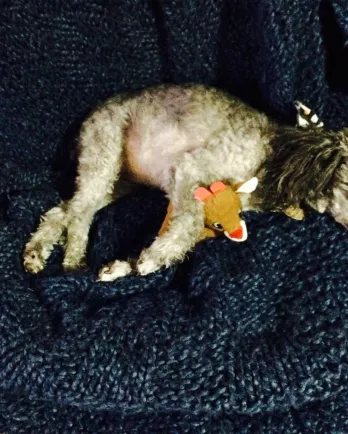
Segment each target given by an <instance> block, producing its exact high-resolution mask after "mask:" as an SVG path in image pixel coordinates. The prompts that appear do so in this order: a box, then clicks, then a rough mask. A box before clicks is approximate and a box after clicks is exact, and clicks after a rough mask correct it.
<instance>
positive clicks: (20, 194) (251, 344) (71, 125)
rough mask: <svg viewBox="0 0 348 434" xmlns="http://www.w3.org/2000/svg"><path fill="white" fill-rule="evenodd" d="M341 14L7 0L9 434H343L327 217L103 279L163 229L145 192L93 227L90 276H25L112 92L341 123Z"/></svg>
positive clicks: (346, 395) (0, 193) (339, 334)
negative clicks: (214, 91)
mask: <svg viewBox="0 0 348 434" xmlns="http://www.w3.org/2000/svg"><path fill="white" fill-rule="evenodd" d="M345 3H346V2H343V1H338V0H331V1H329V0H328V1H318V0H306V2H303V1H301V0H284V1H281V2H280V1H275V0H259V1H258V2H255V1H254V0H244V1H243V2H241V1H238V0H231V1H227V0H226V1H223V0H217V1H213V0H204V1H203V0H201V1H198V0H195V1H187V2H186V1H181V0H175V1H172V2H171V1H163V2H160V1H156V0H151V1H150V0H118V1H109V0H84V1H82V0H69V1H66V0H64V1H63V0H52V1H50V2H42V1H39V0H26V1H24V0H11V1H10V0H3V1H2V2H1V6H0V19H1V23H2V25H1V27H0V50H1V51H0V64H1V78H0V95H1V105H0V140H1V146H0V159H1V166H0V246H1V249H0V287H1V288H0V289H1V290H0V298H1V301H0V340H1V341H0V432H3V433H6V434H9V433H17V432H20V433H35V434H36V433H38V434H39V433H40V434H41V433H48V434H52V433H93V434H95V433H99V432H105V433H113V434H114V433H139V434H143V433H144V434H145V433H151V434H152V433H173V434H174V433H209V434H210V433H235V432H236V433H249V432H264V433H277V434H278V433H283V432H284V433H303V432H313V433H346V432H348V414H347V413H348V412H347V408H348V392H347V388H348V387H347V386H348V382H347V380H348V373H347V337H348V336H347V328H348V316H347V315H348V285H347V277H348V271H347V264H348V234H347V233H346V232H345V231H344V230H343V229H342V228H341V227H339V226H338V225H336V224H335V223H334V222H333V220H332V219H331V218H330V217H328V216H326V215H323V216H319V215H317V214H314V213H313V214H311V215H310V216H309V217H308V219H307V220H306V221H304V222H297V221H292V220H290V219H288V218H286V217H285V216H283V215H278V214H263V215H255V214H252V213H249V214H247V216H246V218H247V222H248V228H249V239H248V241H247V242H245V243H243V244H234V243H231V242H229V241H228V240H225V239H218V240H208V241H205V242H203V243H201V244H199V245H198V246H197V248H196V250H195V252H193V253H192V254H190V255H189V257H188V258H187V260H186V261H185V263H183V264H181V265H176V266H174V267H172V268H170V269H168V270H162V271H160V272H158V273H155V274H153V275H150V276H146V277H137V276H129V277H126V278H124V279H121V280H119V281H116V282H114V283H101V282H96V276H95V274H94V273H93V271H96V270H97V269H98V268H99V267H100V265H101V264H102V263H105V262H107V261H108V260H111V259H114V258H115V257H116V256H117V257H120V258H125V257H127V255H136V254H138V253H139V251H140V250H141V249H142V248H143V247H144V246H145V245H146V244H148V243H150V242H151V239H152V238H153V236H154V235H155V233H156V231H157V230H158V228H159V226H160V224H161V220H162V218H163V216H164V214H165V211H166V204H167V203H166V199H165V198H164V197H163V195H162V194H161V193H160V192H157V191H154V190H148V189H142V190H141V191H139V192H138V193H134V194H133V195H131V196H130V197H127V198H123V199H122V200H120V201H119V202H118V203H115V204H111V205H109V206H108V207H106V208H105V209H103V210H101V211H100V212H99V213H98V215H97V216H96V218H95V221H94V224H93V227H92V228H91V234H90V235H91V236H90V243H89V249H88V262H89V265H90V270H91V271H89V272H80V273H74V274H64V273H63V272H62V270H61V260H62V252H61V250H60V248H56V250H55V251H54V254H53V255H52V257H51V258H50V259H49V264H48V266H47V268H45V270H44V271H43V272H42V273H41V274H40V275H38V276H30V275H28V274H26V273H25V272H24V270H23V267H22V263H21V252H22V249H23V246H24V244H25V242H26V240H27V239H28V236H29V234H30V232H31V231H32V230H33V229H34V227H35V226H36V224H37V222H38V218H39V216H40V214H42V213H43V212H44V211H45V210H47V209H48V208H49V207H51V206H53V205H54V204H56V203H58V201H59V193H60V194H62V190H64V187H66V186H67V185H68V184H69V182H67V183H64V185H62V184H61V183H62V181H63V179H65V178H64V177H65V176H67V175H66V172H62V170H61V162H63V163H66V162H67V160H66V155H67V152H66V148H67V144H68V143H70V142H71V140H72V139H73V138H74V136H75V134H76V132H77V130H78V127H79V125H80V122H81V120H82V119H83V117H84V116H85V114H86V113H87V112H88V111H89V110H90V109H91V108H93V107H94V106H95V105H96V104H97V103H98V101H100V100H103V99H104V98H106V97H108V96H110V95H112V94H114V93H116V92H119V91H124V90H130V89H136V88H141V87H144V86H148V85H150V84H154V83H158V82H162V81H174V82H179V83H180V82H184V81H196V82H204V83H207V84H214V85H218V86H220V87H223V88H226V89H228V90H229V91H231V92H232V93H235V94H237V95H238V96H240V97H242V98H243V99H245V100H246V101H247V102H249V103H251V104H253V105H255V106H257V107H259V108H260V109H262V110H265V111H266V112H268V113H271V114H273V115H275V116H277V117H279V118H281V119H282V120H284V121H289V122H292V123H294V122H295V112H294V110H293V106H292V102H293V101H294V100H295V99H299V100H301V101H303V102H304V103H307V104H308V105H310V106H311V107H313V109H314V110H315V111H316V112H317V113H318V115H319V116H320V117H321V118H322V119H323V120H324V121H325V124H326V125H327V126H329V127H332V128H339V127H342V126H344V125H345V124H346V123H347V113H348V95H347V93H348V85H347V81H346V77H347V72H348V62H347V48H346V42H347V41H348V10H347V6H346V4H345ZM57 160H58V161H59V164H57V163H56V162H57ZM65 181H66V179H65ZM57 190H59V193H58V191H57Z"/></svg>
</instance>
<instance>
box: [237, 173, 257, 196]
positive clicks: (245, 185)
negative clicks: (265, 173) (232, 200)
mask: <svg viewBox="0 0 348 434" xmlns="http://www.w3.org/2000/svg"><path fill="white" fill-rule="evenodd" d="M258 183H259V180H258V179H257V178H256V176H254V178H251V179H249V181H246V182H242V183H241V184H237V186H236V187H237V189H236V193H252V192H253V191H255V190H256V187H257V184H258Z"/></svg>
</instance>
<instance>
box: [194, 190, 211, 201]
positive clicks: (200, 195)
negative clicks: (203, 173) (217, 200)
mask: <svg viewBox="0 0 348 434" xmlns="http://www.w3.org/2000/svg"><path fill="white" fill-rule="evenodd" d="M210 196H212V193H211V192H210V191H209V190H208V189H206V188H205V187H198V188H196V190H195V193H194V197H195V199H197V200H199V201H200V202H205V201H206V200H207V199H208V198H209V197H210Z"/></svg>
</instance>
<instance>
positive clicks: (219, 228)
mask: <svg viewBox="0 0 348 434" xmlns="http://www.w3.org/2000/svg"><path fill="white" fill-rule="evenodd" d="M213 226H214V228H215V229H217V230H218V231H222V230H223V227H222V224H220V223H217V222H216V223H213Z"/></svg>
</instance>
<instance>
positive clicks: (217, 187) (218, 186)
mask: <svg viewBox="0 0 348 434" xmlns="http://www.w3.org/2000/svg"><path fill="white" fill-rule="evenodd" d="M209 189H210V191H211V192H212V193H214V194H215V193H218V192H219V191H224V190H225V189H226V185H225V184H224V183H223V182H221V181H218V182H214V183H213V184H211V186H210V187H209Z"/></svg>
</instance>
